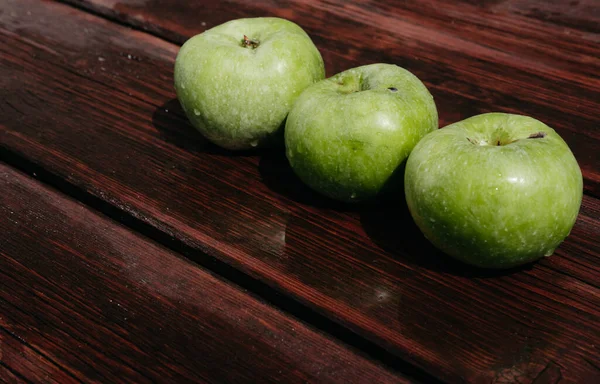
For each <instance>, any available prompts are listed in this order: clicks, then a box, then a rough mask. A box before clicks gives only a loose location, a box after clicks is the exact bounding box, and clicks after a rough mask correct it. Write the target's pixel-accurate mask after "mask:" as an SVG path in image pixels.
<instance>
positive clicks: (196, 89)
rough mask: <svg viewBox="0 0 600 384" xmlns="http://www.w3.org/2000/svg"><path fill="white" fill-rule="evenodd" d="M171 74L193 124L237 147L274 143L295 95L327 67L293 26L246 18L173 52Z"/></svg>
mask: <svg viewBox="0 0 600 384" xmlns="http://www.w3.org/2000/svg"><path fill="white" fill-rule="evenodd" d="M244 36H247V40H246V42H250V43H249V44H244V39H245V37H244ZM253 43H257V44H258V46H253ZM174 77H175V90H176V92H177V98H178V99H179V101H180V103H181V105H182V107H183V109H184V111H185V113H186V115H187V117H188V118H189V120H190V122H191V123H192V125H193V126H194V127H195V128H196V129H198V130H199V131H200V132H201V133H202V134H203V135H204V136H205V137H206V138H207V139H209V140H210V141H212V142H213V143H215V144H217V145H219V146H221V147H223V148H227V149H232V150H235V149H249V148H253V147H261V146H269V145H270V144H272V143H273V137H274V136H276V135H277V132H278V131H279V130H280V128H281V129H282V128H283V123H284V121H285V118H286V116H287V114H288V112H289V110H290V108H291V107H292V105H293V103H294V101H295V100H296V98H297V97H298V96H299V95H300V93H301V92H302V91H303V90H304V89H305V88H306V87H308V86H309V85H311V84H313V83H315V82H316V81H319V80H322V79H323V78H324V77H325V67H324V64H323V59H322V57H321V54H320V53H319V51H318V50H317V48H316V47H315V45H314V44H313V42H312V41H311V39H310V37H309V36H308V35H307V34H306V32H304V31H303V30H302V28H300V27H299V26H298V25H296V24H294V23H292V22H291V21H288V20H284V19H279V18H250V19H238V20H232V21H229V22H227V23H224V24H221V25H219V26H216V27H214V28H211V29H209V30H207V31H205V32H203V33H201V34H199V35H196V36H194V37H192V38H191V39H189V40H188V41H187V42H186V43H185V44H184V45H183V46H182V47H181V49H180V51H179V53H178V55H177V59H176V61H175V76H174Z"/></svg>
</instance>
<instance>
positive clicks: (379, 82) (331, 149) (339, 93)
mask: <svg viewBox="0 0 600 384" xmlns="http://www.w3.org/2000/svg"><path fill="white" fill-rule="evenodd" d="M437 127H438V115H437V109H436V106H435V103H434V101H433V97H432V96H431V94H430V93H429V91H428V90H427V88H426V87H425V85H423V83H422V82H421V81H420V80H419V79H418V78H417V77H416V76H414V75H413V74H412V73H410V72H409V71H407V70H405V69H403V68H400V67H398V66H396V65H391V64H372V65H366V66H362V67H357V68H353V69H349V70H347V71H345V72H342V73H339V74H337V75H335V76H333V77H331V78H328V79H326V80H323V81H320V82H318V83H316V84H314V85H312V86H310V87H309V88H307V89H306V90H305V91H304V92H303V93H302V94H301V95H300V97H299V98H298V100H297V101H296V104H295V105H294V107H293V108H292V110H291V112H290V114H289V116H288V119H287V123H286V126H285V145H286V155H287V158H288V160H289V162H290V165H291V167H292V168H293V170H294V171H295V173H296V174H297V175H298V176H299V177H300V179H301V180H302V181H304V183H306V184H307V185H308V186H310V187H311V188H313V189H314V190H316V191H317V192H320V193H322V194H324V195H326V196H329V197H331V198H334V199H338V200H341V201H349V202H354V201H360V200H366V199H370V198H373V197H374V196H376V195H378V194H379V193H380V192H381V191H382V190H383V189H384V187H385V188H386V189H388V187H389V184H390V183H393V180H395V179H398V177H397V174H398V173H400V177H399V179H400V183H399V185H400V186H401V181H402V174H401V172H402V167H403V165H404V162H405V160H406V158H407V157H408V155H409V153H410V151H411V150H412V149H413V147H414V146H415V145H416V144H417V142H418V141H419V140H420V139H421V138H422V137H423V136H425V135H426V134H427V133H429V132H431V131H433V130H435V129H437ZM395 173H396V177H394V178H392V176H393V175H394V174H395ZM392 188H393V186H392V187H391V188H390V189H392Z"/></svg>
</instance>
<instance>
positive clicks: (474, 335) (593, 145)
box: [0, 0, 600, 382]
mask: <svg viewBox="0 0 600 384" xmlns="http://www.w3.org/2000/svg"><path fill="white" fill-rule="evenodd" d="M24 3H25V4H26V6H23V7H22V6H21V5H22V4H24ZM151 4H154V2H152V3H148V4H147V5H151ZM219 4H221V3H218V4H217V5H214V9H218V7H219ZM8 6H12V8H9V9H8V11H7V12H5V14H3V15H2V16H0V21H1V22H0V30H1V33H2V35H3V39H2V42H3V43H2V44H3V45H2V46H1V47H2V57H1V58H0V60H1V61H0V65H1V68H2V71H3V73H4V74H6V75H5V76H4V77H3V78H2V81H3V89H4V92H5V94H4V95H3V97H4V100H5V103H4V104H2V105H0V108H2V116H3V117H2V118H3V120H2V121H1V128H2V129H1V130H0V148H1V149H2V150H3V151H4V152H3V153H5V154H7V156H8V155H11V158H13V159H19V158H22V159H27V161H29V162H31V163H32V164H34V165H36V166H37V167H40V168H42V169H45V171H46V172H48V173H49V174H51V175H52V176H53V177H55V178H60V179H62V180H65V182H67V183H70V185H72V186H74V187H76V188H78V189H79V190H83V191H85V192H86V193H89V194H90V195H93V196H95V197H96V198H98V199H101V200H103V201H105V202H107V203H109V204H111V205H112V206H114V207H116V208H118V209H119V210H121V211H122V212H123V213H124V214H126V215H128V216H129V217H132V218H133V219H134V221H135V220H138V221H139V222H141V223H144V224H145V225H149V226H152V227H153V228H155V229H156V230H158V231H160V232H161V233H163V234H165V236H168V237H169V238H171V237H172V238H174V240H173V242H174V243H176V244H179V245H180V247H181V249H182V250H183V251H184V252H185V253H186V255H187V256H188V257H193V255H195V254H198V252H199V251H200V252H205V253H206V254H208V255H209V256H210V257H212V258H214V260H219V261H221V262H224V263H227V264H228V265H231V266H233V267H235V268H238V269H239V270H240V271H242V272H243V273H245V274H247V275H249V276H251V277H252V278H254V279H256V280H257V281H260V282H264V283H266V284H268V285H269V286H271V287H273V288H275V289H277V290H278V291H279V292H281V293H282V294H284V295H286V297H290V298H294V299H295V300H298V301H299V302H300V303H302V304H304V305H306V306H307V307H308V308H311V309H313V310H315V311H317V312H318V313H320V314H323V315H325V316H327V317H328V318H330V319H332V320H334V321H336V322H338V323H339V324H341V325H342V326H344V327H347V328H348V329H350V330H351V331H353V332H356V333H358V334H359V335H361V336H362V337H364V338H367V339H369V340H371V341H373V342H375V343H377V344H378V345H380V346H382V347H384V348H386V349H387V350H388V351H389V352H390V353H391V354H393V355H395V356H399V357H401V358H402V359H405V360H406V361H409V362H410V363H412V364H415V365H416V366H418V367H421V368H422V369H424V370H426V371H428V372H430V373H431V374H432V375H434V376H435V377H437V378H439V379H442V380H445V381H448V382H461V381H469V382H479V381H482V382H483V381H486V382H488V381H496V382H502V381H504V382H508V381H517V380H519V381H523V382H533V381H535V380H544V378H548V377H550V378H553V377H557V375H559V376H560V377H562V378H563V380H565V381H571V382H577V381H579V382H582V381H585V380H588V381H593V380H595V379H598V376H599V375H600V371H599V370H598V369H597V367H598V366H600V361H598V356H599V354H598V345H600V344H599V340H598V339H599V335H600V329H599V327H600V325H599V324H600V322H599V321H598V320H599V319H600V318H599V316H600V314H599V308H600V292H599V291H600V284H599V281H598V271H600V266H599V264H600V263H599V259H598V254H599V253H600V249H599V247H600V245H599V244H598V241H597V239H598V238H600V224H599V222H598V218H599V217H600V215H599V210H600V205H599V203H598V200H596V199H594V198H593V197H589V196H586V197H585V199H584V205H583V208H582V212H581V215H580V217H579V219H578V222H577V224H576V227H575V228H574V230H573V233H572V234H571V236H570V237H569V239H568V240H567V241H566V242H565V243H564V244H563V245H562V246H561V247H560V248H559V250H558V251H557V255H556V256H554V257H551V258H547V259H544V260H542V261H541V262H540V263H538V264H535V265H534V266H530V267H526V268H521V269H519V270H516V271H508V272H503V273H485V272H482V271H478V270H472V269H468V268H464V267H463V266H461V265H458V264H457V263H454V262H452V261H451V260H448V259H447V258H445V257H444V256H443V255H441V254H439V253H438V252H436V251H435V250H434V249H433V248H432V247H431V246H430V245H429V244H428V243H427V242H426V241H425V240H424V239H423V238H422V236H421V235H420V234H419V232H418V230H417V229H416V227H415V226H414V224H413V223H412V221H411V220H410V217H409V216H408V214H407V212H406V209H405V207H404V206H403V205H402V204H396V205H397V206H394V205H393V204H392V205H391V206H390V205H389V204H387V205H386V204H381V205H375V206H346V205H340V204H336V203H333V202H331V201H328V200H326V199H323V198H320V197H319V196H316V195H315V194H314V193H312V192H310V191H309V190H307V189H306V188H305V187H304V186H302V184H300V183H299V182H298V180H297V179H296V178H295V177H294V176H293V174H292V172H291V170H290V169H289V167H288V166H287V163H286V162H285V158H284V157H283V155H282V154H281V153H280V152H277V151H275V152H271V153H263V154H261V156H257V155H251V154H240V155H238V154H231V153H228V152H225V151H221V150H219V149H217V148H215V147H213V146H211V145H209V144H207V143H206V142H205V141H204V140H203V139H202V138H201V137H199V135H198V134H196V133H195V132H194V131H193V130H192V129H191V128H190V127H189V125H188V124H187V123H186V121H185V119H184V118H182V114H181V111H180V110H179V108H178V106H177V103H176V102H175V101H173V97H174V96H173V92H172V85H171V81H172V79H171V76H172V64H173V61H172V60H173V57H174V55H175V53H176V52H177V47H176V46H174V45H172V44H169V43H167V42H165V41H162V40H160V39H156V38H154V37H151V36H149V35H147V34H144V33H140V32H136V31H131V30H129V29H127V28H124V27H120V26H117V25H115V24H112V23H109V22H106V21H104V20H101V19H98V18H96V17H94V16H90V15H87V14H83V13H82V12H80V11H78V10H75V9H72V8H68V7H65V6H61V5H57V4H52V3H38V2H35V1H30V0H27V1H25V2H19V3H18V5H17V3H15V2H8V5H7V8H8ZM211 7H213V5H211ZM290 9H293V10H294V11H295V9H296V8H293V7H290ZM26 11H28V12H30V13H31V15H27V13H26ZM309 11H310V9H309ZM11 12H14V13H15V15H14V16H11ZM206 12H208V11H206ZM295 12H296V11H295ZM297 12H299V14H302V13H301V12H302V9H300V10H298V11H297ZM304 12H305V13H307V14H308V11H306V10H305V11H304ZM313 14H315V17H314V19H315V20H321V25H322V23H323V22H324V21H323V19H322V18H323V17H325V18H326V19H327V21H330V20H333V21H335V18H334V17H333V16H330V15H329V14H327V13H325V14H319V13H315V12H313ZM201 15H203V14H201ZM218 15H219V13H218V12H216V13H215V20H216V19H217V17H218ZM164 16H165V19H168V12H166V11H165V12H164ZM208 16H210V15H209V14H207V17H208ZM303 17H305V18H306V19H307V20H308V15H306V16H303ZM197 20H202V19H197ZM207 20H210V19H208V18H207ZM303 20H304V19H303ZM182 23H183V21H182ZM314 23H317V21H314ZM339 23H340V24H343V23H342V21H339ZM207 24H208V22H207ZM332 25H335V24H332ZM314 28H316V27H314ZM321 28H323V27H322V26H321ZM361 28H362V27H361ZM321 34H322V35H323V36H324V35H325V33H324V32H321ZM320 39H321V40H318V39H316V40H317V42H318V43H319V44H320V48H322V47H323V44H325V43H326V42H327V41H328V40H326V38H325V37H323V38H320ZM327 44H332V46H333V44H334V43H327ZM322 49H323V48H322ZM324 49H325V52H328V51H326V50H327V49H329V48H327V47H326V46H325V48H324ZM377 49H381V47H380V46H378V48H377ZM329 52H338V51H333V50H330V51H329ZM327 55H328V54H327V53H325V57H326V59H327V57H328V56H327ZM331 55H332V56H329V59H328V60H329V61H328V67H329V68H336V67H335V66H336V65H337V66H340V67H341V66H345V65H347V66H352V65H354V63H357V62H358V61H360V60H362V59H365V58H367V57H370V58H372V57H375V58H377V57H380V58H381V57H385V55H386V53H382V52H381V51H378V50H373V51H370V48H364V46H359V45H357V48H356V52H353V53H351V54H348V55H347V56H344V55H343V54H342V55H339V56H334V55H333V53H331ZM371 55H373V56H371ZM377 55H380V56H377ZM334 57H335V59H336V61H335V62H333V61H332V60H331V59H332V58H334ZM472 60H474V61H475V59H472ZM415 62H418V61H415ZM475 64H476V63H475ZM432 65H434V64H432ZM337 68H339V67H337ZM420 68H421V69H420V71H422V72H423V73H425V72H426V71H428V68H429V63H428V65H427V66H422V67H420ZM432 68H435V66H434V67H432ZM439 68H441V69H440V70H439V74H438V76H440V79H441V78H442V76H444V73H445V72H444V70H445V69H444V67H439ZM496 68H497V67H491V69H489V71H492V70H496ZM443 69H444V70H443ZM457 70H458V69H457ZM432 71H435V70H434V69H432ZM461 73H462V72H461ZM501 74H502V76H504V77H505V82H510V81H511V80H510V79H512V77H511V76H512V75H513V72H512V71H508V72H506V73H502V72H501ZM455 75H456V73H453V72H449V73H448V75H447V76H450V78H449V80H448V81H452V78H453V76H455ZM465 76H466V77H467V78H468V77H469V76H472V75H468V74H466V75H465ZM515 76H517V75H515ZM459 77H460V76H459ZM565 81H566V80H565ZM569 84H570V83H569ZM435 89H437V91H435V92H438V95H440V94H444V93H443V92H444V91H443V89H442V88H440V87H438V88H435ZM537 93H539V92H533V91H531V92H530V93H529V96H528V97H531V98H533V97H534V95H535V94H537ZM491 94H492V95H494V94H495V93H494V92H492V93H491ZM511 97H512V96H511ZM515 97H517V96H515ZM577 97H579V96H577ZM494 100H497V99H494V98H492V99H485V98H484V100H483V101H475V100H472V99H469V98H461V97H460V95H458V94H456V93H450V91H448V93H447V96H446V98H445V99H443V100H442V101H440V100H439V97H438V104H439V105H440V111H441V114H442V115H443V116H444V117H442V121H448V120H450V119H453V118H454V117H456V116H458V115H452V114H451V111H452V110H453V109H454V108H456V106H457V105H458V108H459V112H458V113H460V114H463V113H464V114H472V113H473V112H475V111H477V110H478V108H481V109H485V108H492V107H493V108H495V107H496V104H494V102H495V101H494ZM451 102H452V103H451ZM461 103H462V104H461ZM515 103H516V102H515ZM515 105H516V104H515ZM461 108H462V109H461ZM569 108H570V107H569ZM585 108H587V107H585V105H584V108H583V110H584V112H583V114H580V117H581V116H584V117H583V118H584V119H591V118H590V116H593V115H590V116H588V114H590V112H589V110H587V109H585ZM444 111H445V112H444ZM548 111H550V110H549V109H548ZM586 111H587V112H586ZM452 113H457V112H452ZM548 113H549V115H548V116H550V117H552V116H556V112H548ZM553 113H554V114H553ZM569 116H571V115H569ZM585 116H587V117H585ZM573 118H574V119H577V118H578V117H577V116H573ZM557 124H558V123H557ZM554 125H556V124H554ZM563 126H565V128H564V129H562V130H561V134H562V135H563V136H565V137H566V136H567V135H568V133H569V132H573V134H572V135H573V136H572V138H573V137H576V138H580V141H578V142H576V143H575V144H574V142H573V141H570V144H571V145H572V146H573V147H574V151H575V152H577V153H578V156H579V159H580V161H582V160H581V159H584V160H583V161H582V166H584V165H585V164H587V167H588V170H586V169H585V167H584V172H585V174H586V190H587V192H588V193H592V192H594V191H595V190H596V189H595V188H596V186H595V184H594V182H593V177H594V175H595V174H597V173H598V170H597V169H596V167H597V163H596V162H595V160H594V159H595V157H594V156H597V153H598V152H597V150H596V149H597V148H598V147H597V146H598V144H597V141H596V140H595V139H593V138H592V137H591V136H590V135H592V136H593V130H592V129H587V128H589V126H588V127H587V128H585V127H584V128H582V130H581V132H579V131H578V130H577V127H578V126H576V125H574V126H573V127H566V125H564V123H563ZM557 128H558V127H557ZM572 138H571V139H572ZM567 139H569V138H568V137H567ZM581 148H584V149H583V152H581V151H582V149H581ZM585 148H587V149H585ZM587 151H589V153H588V152H587ZM582 153H583V154H584V155H585V154H588V157H587V158H586V157H585V156H583V157H581V156H582ZM585 159H587V160H585ZM586 161H588V162H586ZM14 163H15V164H16V163H18V161H17V160H15V162H14ZM589 169H591V171H590V170H589ZM594 172H595V173H594ZM204 263H205V264H206V265H207V267H210V265H211V263H213V261H211V260H208V261H205V262H204Z"/></svg>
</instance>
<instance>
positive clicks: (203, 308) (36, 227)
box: [0, 164, 408, 384]
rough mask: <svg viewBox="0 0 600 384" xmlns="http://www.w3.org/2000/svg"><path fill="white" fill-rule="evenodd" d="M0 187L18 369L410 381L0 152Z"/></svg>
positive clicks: (0, 256)
mask: <svg viewBox="0 0 600 384" xmlns="http://www.w3.org/2000/svg"><path fill="white" fill-rule="evenodd" d="M0 189H1V190H2V194H0V215H1V216H2V217H3V218H4V220H2V221H1V224H0V232H1V233H2V237H1V239H2V243H1V244H2V247H1V249H0V271H2V272H1V275H2V279H0V315H1V318H0V346H1V349H0V351H2V355H0V361H2V365H1V366H2V367H3V368H4V369H5V370H7V371H9V372H10V373H12V375H13V376H16V377H20V378H22V379H24V380H27V381H29V382H36V383H38V382H55V383H60V384H66V383H77V382H82V381H83V382H91V381H94V382H103V383H108V382H111V383H116V382H136V383H145V382H192V381H194V382H230V383H241V382H263V381H269V382H286V383H291V382H297V383H305V382H317V381H322V382H336V383H349V382H356V378H360V380H361V381H363V382H387V383H397V382H408V380H406V379H403V378H402V377H401V376H399V375H393V374H391V373H390V372H388V371H386V370H385V369H383V368H381V367H380V366H378V365H377V364H375V363H373V362H371V361H369V360H367V359H365V358H362V357H360V356H359V355H357V353H356V352H353V351H351V350H349V349H348V348H347V347H344V346H343V345H341V344H340V343H339V342H337V341H334V340H332V339H331V338H330V337H327V336H324V335H322V334H320V333H319V332H316V331H315V330H313V329H311V328H309V327H307V326H306V325H305V324H302V323H301V322H299V321H297V320H294V319H292V318H290V317H289V316H286V315H285V314H282V313H281V312H280V311H278V310H275V309H273V308H272V307H270V306H268V305H265V303H263V302H261V301H260V300H258V299H256V298H254V297H252V296H251V295H249V294H247V293H244V292H242V291H241V290H240V289H239V287H237V286H233V285H232V284H230V283H228V282H225V281H223V280H222V279H220V278H218V277H216V276H213V275H212V274H210V273H208V272H207V271H205V270H203V269H201V268H199V267H198V266H197V265H194V264H192V263H190V262H189V261H187V260H185V259H183V258H181V257H180V256H179V255H177V254H175V253H173V252H171V251H168V250H166V249H165V248H163V247H161V246H159V245H157V244H154V243H152V242H150V241H149V240H148V239H146V238H144V237H143V236H140V235H139V234H136V233H134V232H132V231H131V230H128V229H126V228H124V227H122V226H120V225H118V224H116V223H114V222H113V221H111V220H109V219H107V218H105V217H102V216H100V215H99V214H97V213H96V212H93V211H91V210H90V209H89V208H87V207H85V206H83V205H81V204H78V203H77V202H75V201H73V200H71V199H69V198H67V197H65V196H63V195H61V194H59V193H57V192H55V191H51V190H48V188H47V187H46V186H44V185H43V184H41V183H40V182H38V181H36V180H34V179H32V178H30V177H27V176H26V175H24V174H21V173H17V172H16V171H15V170H13V169H10V168H8V167H7V166H6V165H3V164H0ZM0 377H4V378H7V377H8V376H5V375H4V374H3V373H2V371H0Z"/></svg>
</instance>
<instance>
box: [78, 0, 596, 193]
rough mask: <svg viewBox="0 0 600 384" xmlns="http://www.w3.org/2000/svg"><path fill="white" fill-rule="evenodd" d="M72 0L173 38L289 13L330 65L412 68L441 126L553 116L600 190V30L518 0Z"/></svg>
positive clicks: (591, 11)
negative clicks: (472, 119)
mask: <svg viewBox="0 0 600 384" xmlns="http://www.w3.org/2000/svg"><path fill="white" fill-rule="evenodd" d="M67 1H68V2H70V3H73V4H76V5H79V6H82V7H85V8H88V9H91V10H94V11H95V12H99V13H102V14H104V15H107V16H108V17H111V18H113V19H117V20H119V21H122V22H126V23H131V24H132V25H134V26H138V27H140V28H142V29H144V30H149V31H152V32H153V33H155V34H157V35H159V36H162V37H165V38H167V39H169V40H171V41H174V42H177V43H183V42H184V41H185V40H186V39H188V38H189V37H191V36H193V35H195V34H197V33H200V32H202V31H203V30H205V29H207V28H210V27H211V26H215V25H218V24H220V23H222V22H224V21H227V20H231V19H232V18H238V17H255V16H278V17H284V18H289V19H291V20H293V21H295V22H297V23H299V24H300V25H301V26H302V27H303V28H305V29H306V30H307V32H308V33H309V34H310V35H311V37H312V38H313V40H314V41H315V43H316V44H317V47H318V48H319V49H320V51H321V52H322V54H323V57H324V59H325V63H326V68H327V72H328V74H329V75H332V74H334V73H337V72H340V71H342V70H345V69H348V68H350V67H353V66H358V65H364V64H370V63H373V62H388V63H395V64H398V65H400V66H403V67H405V68H407V69H409V70H410V71H411V72H413V73H415V74H416V75H417V76H418V77H419V78H420V79H422V80H423V81H424V82H425V84H426V85H427V86H428V88H429V89H430V90H431V92H432V94H433V96H434V98H435V100H436V103H437V106H438V110H439V115H440V125H441V126H444V125H447V124H449V123H452V122H455V121H458V120H462V119H464V118H466V117H469V116H472V115H475V114H478V113H484V112H490V111H504V112H511V113H518V114H525V115H530V116H534V117H536V118H538V119H540V120H542V121H544V122H545V123H547V124H549V125H551V126H552V127H553V128H555V129H557V130H558V132H559V133H560V134H561V136H562V137H563V138H564V139H565V140H566V141H567V143H568V144H569V145H570V146H571V148H572V149H573V152H574V153H575V155H576V157H577V159H578V161H579V162H580V166H581V167H582V170H583V171H584V175H585V177H586V185H585V187H586V191H588V192H589V193H592V194H594V195H595V196H596V197H600V168H599V167H598V166H597V165H598V164H600V144H599V143H600V141H599V140H600V136H598V132H597V130H596V126H597V112H596V111H597V100H600V77H599V73H600V34H597V33H593V30H590V31H588V30H585V31H580V30H576V29H570V28H563V27H561V28H557V27H556V26H553V25H548V24H547V23H544V22H541V21H539V20H537V19H535V18H532V17H527V16H521V15H519V14H518V13H519V12H515V13H509V12H507V9H508V10H510V9H513V8H514V7H515V6H517V4H516V3H519V2H518V1H507V3H511V4H512V5H511V6H509V4H506V3H504V2H493V3H494V4H493V5H492V4H487V8H484V7H481V6H476V5H470V4H465V3H461V4H456V2H453V1H444V0H436V1H428V2H405V1H392V2H380V1H361V2H348V1H328V2H320V1H313V2H306V1H302V0H290V1H285V2H281V3H280V4H278V5H274V4H273V2H272V1H270V0H259V1H245V0H237V1H236V0H230V1H220V2H217V3H216V4H215V3H214V2H212V1H191V2H190V1H185V0H175V1H170V0H167V1H165V0H152V1H142V2H132V3H128V2H123V3H121V2H114V1H112V0H67ZM475 3H478V2H475ZM537 3H544V2H542V1H521V2H520V5H518V7H521V8H524V7H527V6H529V7H530V8H535V5H534V4H537ZM503 6H504V8H503ZM548 7H550V6H548ZM563 7H564V8H565V9H564V10H563V12H562V13H561V14H573V13H574V12H573V10H572V9H573V8H574V9H579V10H580V11H579V12H578V13H581V14H584V13H586V14H587V15H588V16H587V18H588V20H589V21H590V22H592V21H595V22H596V24H600V5H597V4H596V5H594V4H586V2H580V3H579V2H578V4H575V5H573V4H568V3H567V2H563ZM505 8H506V9H505ZM554 8H555V11H553V12H555V13H556V8H558V6H557V5H554Z"/></svg>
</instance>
